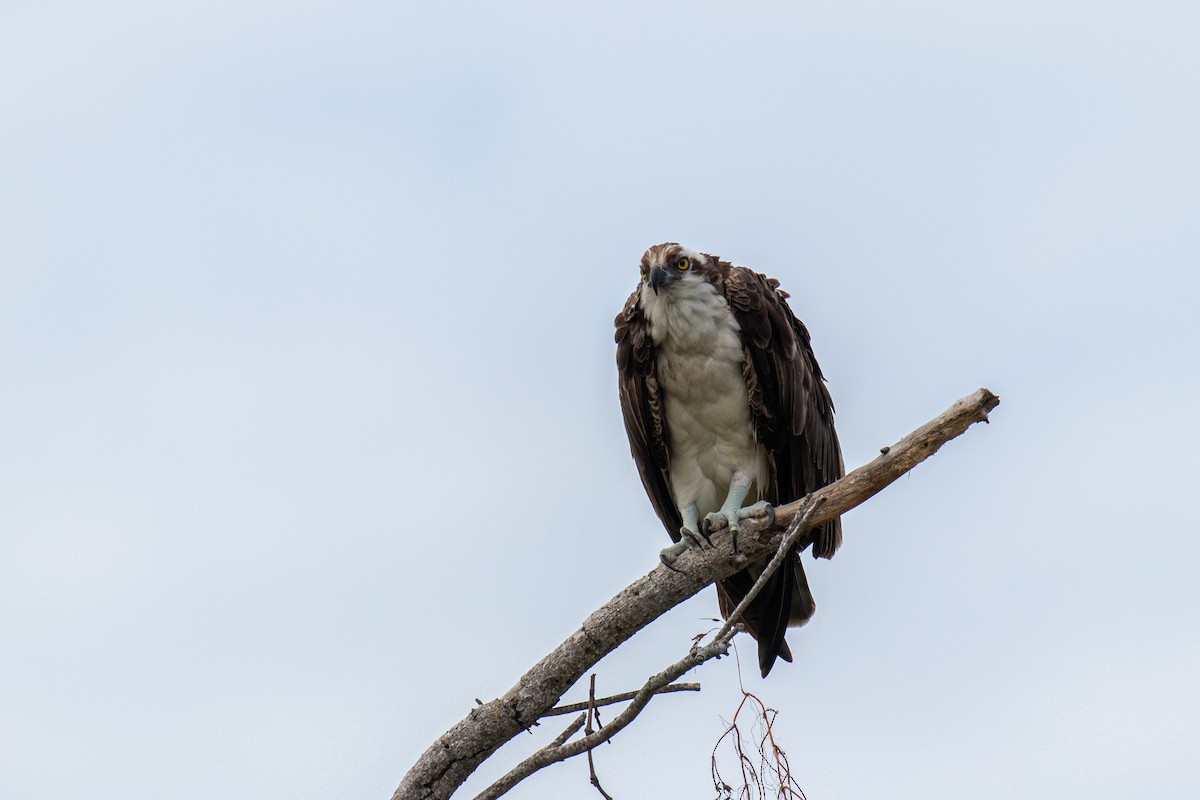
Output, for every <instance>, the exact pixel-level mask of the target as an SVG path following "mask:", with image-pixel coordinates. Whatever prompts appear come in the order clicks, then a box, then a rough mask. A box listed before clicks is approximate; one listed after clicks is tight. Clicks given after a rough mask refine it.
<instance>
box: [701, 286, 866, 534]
mask: <svg viewBox="0 0 1200 800" xmlns="http://www.w3.org/2000/svg"><path fill="white" fill-rule="evenodd" d="M724 290H725V296H726V297H727V298H728V299H729V303H730V305H731V306H732V308H733V314H734V317H735V318H736V319H737V321H738V324H739V325H740V326H741V329H742V347H743V350H744V352H745V363H744V365H743V371H744V374H745V376H746V386H747V388H748V389H749V393H750V412H751V415H752V416H753V419H754V428H755V433H756V434H757V436H758V439H759V441H760V442H762V443H763V445H764V446H765V447H766V448H767V450H768V452H769V453H770V456H771V460H772V465H773V467H774V469H773V473H774V475H773V477H774V481H773V485H772V486H771V487H769V489H768V492H769V493H770V494H773V495H774V496H769V497H767V498H765V499H767V500H768V501H770V502H771V503H773V504H776V505H778V504H782V503H790V502H791V501H793V500H798V499H799V498H801V497H803V496H804V495H806V494H808V493H809V492H812V491H815V490H817V489H820V488H821V487H822V486H826V485H828V484H830V483H833V482H834V481H836V480H837V479H838V478H841V477H842V475H843V474H845V469H844V467H843V465H842V449H841V446H840V445H839V444H838V438H837V432H836V431H835V430H834V427H833V399H832V398H831V397H830V396H829V390H828V389H827V388H826V387H825V379H824V376H822V374H821V368H820V366H818V365H817V359H816V357H815V356H814V355H813V350H812V342H811V341H810V339H809V335H808V329H807V328H805V327H804V323H802V322H801V321H800V320H798V319H796V315H795V314H793V313H792V310H791V308H789V307H788V304H787V301H786V298H787V296H788V295H787V293H786V292H784V291H782V290H780V289H779V281H777V280H775V279H774V278H768V277H767V276H765V275H762V274H759V273H755V272H753V271H751V270H749V269H747V268H745V267H732V268H730V269H729V271H728V272H727V273H726V275H725V280H724ZM812 540H813V555H814V556H816V557H818V558H830V557H832V556H833V554H834V553H835V552H836V551H837V549H838V546H839V545H840V544H841V541H842V524H841V520H840V519H838V520H834V521H832V522H829V523H826V524H825V525H822V526H821V527H820V528H818V529H817V530H816V531H814V532H813V534H812Z"/></svg>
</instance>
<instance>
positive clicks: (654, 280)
mask: <svg viewBox="0 0 1200 800" xmlns="http://www.w3.org/2000/svg"><path fill="white" fill-rule="evenodd" d="M666 282H667V271H666V270H665V269H663V268H662V267H655V268H654V269H652V270H650V288H651V289H653V290H654V293H655V294H658V287H659V286H662V285H663V284H664V283H666Z"/></svg>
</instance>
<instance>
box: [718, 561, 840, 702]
mask: <svg viewBox="0 0 1200 800" xmlns="http://www.w3.org/2000/svg"><path fill="white" fill-rule="evenodd" d="M788 560H789V561H791V562H792V564H793V566H792V568H791V569H789V568H788V565H787V563H786V562H785V563H784V565H783V566H782V567H781V568H780V569H779V570H778V571H777V572H776V573H775V574H774V575H772V576H771V578H770V580H768V581H767V584H766V586H764V587H763V590H762V591H761V592H760V593H759V594H758V596H757V597H756V598H754V600H753V601H751V603H750V605H749V606H748V607H747V608H746V611H745V613H744V614H743V616H742V622H743V623H745V625H746V630H748V631H749V632H750V635H751V636H753V637H754V638H755V639H756V640H758V667H759V670H760V671H761V673H762V676H763V677H764V678H765V677H767V673H769V672H770V671H771V667H773V666H774V665H775V659H776V658H782V659H783V660H784V661H791V660H792V651H791V649H790V648H789V647H788V644H787V640H786V639H785V638H784V636H785V634H786V633H787V629H788V628H789V627H794V626H797V625H803V624H804V623H805V622H807V621H808V620H809V618H810V617H811V616H812V615H813V612H814V611H815V610H816V602H815V601H814V600H813V596H812V591H811V590H810V589H809V588H808V579H807V578H806V576H805V574H804V566H803V565H802V564H801V563H800V559H799V557H798V553H797V551H796V549H795V548H792V550H791V551H790V552H789V553H788ZM763 566H765V565H763V564H759V565H755V566H752V567H747V568H746V569H744V570H742V571H741V572H738V573H736V574H734V575H731V576H730V577H728V578H726V579H725V580H723V581H720V582H718V583H717V599H718V601H719V603H720V607H721V616H723V617H726V618H728V617H729V615H730V614H731V613H733V610H734V608H736V607H737V604H738V603H740V602H741V601H742V598H743V597H745V596H746V594H747V593H748V592H749V591H750V588H751V587H752V586H753V585H754V582H755V581H756V580H757V579H758V576H759V575H761V574H762V568H763Z"/></svg>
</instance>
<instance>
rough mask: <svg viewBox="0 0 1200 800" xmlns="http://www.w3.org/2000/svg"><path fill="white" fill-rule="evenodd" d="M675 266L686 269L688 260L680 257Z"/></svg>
mask: <svg viewBox="0 0 1200 800" xmlns="http://www.w3.org/2000/svg"><path fill="white" fill-rule="evenodd" d="M675 266H677V267H679V268H680V269H687V268H688V267H689V266H691V265H690V263H689V262H688V260H687V258H686V257H685V258H681V259H679V260H678V261H676V262H675Z"/></svg>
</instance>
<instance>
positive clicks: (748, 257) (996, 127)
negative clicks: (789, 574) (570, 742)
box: [0, 0, 1200, 800]
mask: <svg viewBox="0 0 1200 800" xmlns="http://www.w3.org/2000/svg"><path fill="white" fill-rule="evenodd" d="M1198 29H1200V7H1198V6H1197V5H1196V4H1195V3H1194V2H1183V1H1181V2H1171V1H1170V0H1147V1H1146V2H1138V3H1134V2H1110V3H1096V2H1082V1H1080V2H1058V3H1049V4H1048V3H1045V2H1024V1H1023V0H1014V1H1013V2H977V3H969V4H968V3H950V2H937V1H936V0H915V1H914V2H902V3H895V2H825V1H822V2H789V3H730V2H708V1H707V0H690V2H681V3H610V2H600V3H589V4H582V3H521V2H517V3H511V2H510V3H482V2H459V3H454V2H451V3H400V4H396V3H382V2H353V0H351V1H350V2H346V0H342V2H338V3H333V2H289V3H283V2H259V1H258V0H238V1H237V2H231V1H229V0H216V1H212V0H210V1H209V2H205V3H187V4H182V3H164V2H105V3H79V2H55V0H46V1H45V2H39V3H12V2H9V3H0V108H2V109H3V121H2V122H0V376H2V377H0V796H3V797H5V798H21V799H25V798H30V799H31V800H40V799H41V798H51V799H56V798H66V797H80V796H87V797H89V798H96V799H97V800H109V799H110V798H111V799H112V800H117V799H118V798H119V799H120V800H129V799H130V798H147V799H149V798H153V799H154V800H157V799H158V798H163V797H172V798H206V799H208V798H218V797H219V798H255V800H258V799H260V798H288V800H298V799H304V798H314V799H315V798H342V797H347V798H348V797H356V798H370V797H378V798H385V797H389V796H390V794H391V792H392V790H393V789H394V788H395V786H396V784H397V783H398V782H399V779H400V777H401V776H402V775H403V773H404V772H405V771H406V770H407V769H408V767H409V766H410V765H411V764H412V762H413V761H414V760H415V759H416V757H417V756H418V755H419V754H420V752H421V751H423V750H424V748H425V747H426V746H427V745H428V744H429V743H431V742H432V740H433V739H434V738H435V737H436V736H437V735H439V734H440V733H441V732H442V731H444V730H445V729H446V728H447V727H449V726H450V725H451V724H453V723H454V722H455V721H457V720H458V719H459V718H461V717H462V716H463V715H464V714H465V713H466V712H467V711H468V710H469V708H470V707H471V706H472V705H473V704H474V702H475V701H474V698H477V697H478V698H482V699H488V698H492V697H495V696H497V695H499V694H501V693H503V692H504V691H505V690H506V689H508V687H509V686H511V685H512V683H513V682H514V681H515V680H516V678H517V677H518V676H519V675H520V674H521V673H522V672H523V671H524V670H525V669H526V668H527V667H528V666H529V665H530V664H532V663H533V662H534V661H535V660H537V659H538V658H540V657H541V656H542V655H544V654H545V653H546V652H547V651H548V650H549V649H550V648H552V647H553V646H554V645H555V644H557V643H558V642H559V641H561V640H562V639H563V638H565V637H566V636H567V635H568V634H570V633H571V632H572V631H573V630H574V629H575V628H576V627H577V626H578V624H579V622H580V621H581V620H582V619H583V618H584V617H585V616H586V615H587V614H588V613H589V612H590V611H591V610H592V609H594V608H595V607H596V606H598V605H599V604H600V603H601V602H603V601H604V600H606V599H608V598H609V597H610V596H611V595H612V594H614V593H615V592H616V591H618V590H619V589H620V588H622V587H623V586H624V585H626V584H627V583H629V582H630V581H631V580H633V579H634V578H636V577H638V576H640V575H642V574H643V573H645V572H646V571H648V570H649V569H651V568H652V567H653V566H654V564H655V563H656V559H657V553H658V550H659V548H660V547H662V546H663V545H664V544H665V543H666V541H667V540H666V535H665V533H664V532H663V530H662V528H661V526H660V525H659V523H658V521H657V519H656V518H655V516H654V514H653V512H652V510H651V508H650V504H649V502H648V501H647V500H646V498H645V495H644V493H643V491H642V488H641V486H640V484H639V482H638V479H637V475H636V471H635V469H634V465H633V463H632V460H631V459H630V457H629V452H628V446H627V444H626V441H625V435H624V431H623V429H622V426H621V421H620V412H619V408H618V404H617V397H616V386H615V382H616V372H615V366H614V363H613V344H612V318H613V316H614V315H615V313H616V312H617V310H618V309H619V308H620V306H621V304H622V303H623V302H624V300H625V297H626V296H627V294H628V293H629V291H631V290H632V289H633V287H634V285H635V283H636V280H637V262H638V259H639V257H640V256H641V253H642V252H643V250H644V249H645V248H646V247H647V246H648V245H650V244H653V243H656V242H661V241H666V240H675V241H680V242H683V243H685V244H687V245H689V246H691V247H693V248H695V249H698V250H701V251H705V252H709V253H716V254H719V255H721V256H722V257H724V258H726V259H729V260H731V261H733V262H734V263H739V264H746V265H749V266H753V267H754V268H756V269H758V270H760V271H764V272H766V273H768V274H770V275H774V276H777V277H778V278H779V279H780V280H781V281H782V282H783V286H784V287H785V288H786V289H788V290H789V291H790V292H791V293H792V306H793V309H794V310H795V311H796V313H797V314H798V315H799V316H800V317H801V318H802V319H804V320H805V322H806V323H807V324H808V326H809V328H810V330H811V332H812V335H813V342H814V346H815V349H816V353H817V356H818V358H819V359H820V362H821V365H822V367H823V368H824V371H825V373H826V375H827V376H828V378H829V385H830V389H831V391H832V393H833V396H834V400H835V402H836V404H837V408H838V430H839V432H840V435H841V439H842V443H843V446H844V450H845V456H846V462H847V465H848V466H856V465H858V464H861V463H863V462H864V461H866V460H869V459H870V458H872V457H873V456H874V455H875V454H876V452H877V451H878V448H879V447H880V446H882V445H885V444H888V443H890V442H893V441H895V440H896V439H898V438H899V437H900V436H902V435H903V434H905V433H907V432H908V431H909V430H911V429H912V428H914V427H916V426H917V425H918V424H920V423H922V422H924V421H925V420H926V419H928V418H930V417H932V416H933V415H935V414H936V413H938V412H940V411H941V410H943V409H944V408H945V407H947V406H948V405H950V403H951V402H953V401H954V400H955V399H957V398H958V397H961V396H963V395H966V394H968V393H970V392H971V391H973V390H975V389H976V388H978V387H980V386H988V387H989V388H991V389H992V390H994V391H995V392H997V393H998V394H999V395H1000V396H1001V398H1002V403H1001V405H1000V407H999V408H998V409H997V411H996V412H995V413H994V414H993V423H992V424H991V425H990V426H986V427H985V426H976V427H975V428H973V429H972V430H971V431H970V432H969V433H968V434H967V435H965V436H964V437H963V438H961V439H959V440H956V441H955V442H953V443H952V444H950V445H948V446H947V447H946V448H945V449H943V450H942V451H941V452H940V453H939V454H938V455H937V456H935V457H934V458H933V459H932V460H931V461H929V462H926V463H925V464H923V465H921V466H920V467H918V468H917V469H916V470H915V471H914V472H913V473H912V474H911V475H910V476H908V477H906V478H904V479H902V480H901V481H899V482H898V483H897V484H895V485H894V486H892V487H891V488H889V489H887V490H886V491H885V492H884V493H883V494H882V495H880V496H879V497H877V498H876V499H875V500H873V501H872V502H870V503H869V504H868V505H866V506H864V507H862V508H860V509H857V510H855V511H853V512H852V513H850V514H849V515H847V516H846V518H845V544H844V546H843V548H842V550H841V552H840V553H839V554H838V556H837V557H836V558H835V559H834V560H832V561H831V562H820V563H817V564H814V565H813V566H811V567H810V568H809V575H810V580H811V582H812V584H813V589H814V592H815V594H816V596H817V600H818V612H817V615H816V617H815V618H814V619H813V621H812V622H811V623H810V624H809V625H808V626H807V627H805V628H804V629H802V630H800V631H797V632H793V633H792V634H791V635H790V641H791V642H792V650H793V652H795V653H796V655H797V658H796V663H794V664H791V665H788V664H781V665H778V666H777V667H776V669H775V670H774V672H773V673H772V674H771V676H770V678H769V679H768V680H766V681H762V680H760V679H759V678H758V677H757V674H756V670H755V669H754V666H753V646H752V643H746V642H742V643H741V644H740V649H741V652H742V654H743V660H744V661H745V662H746V668H745V669H744V670H743V673H744V674H743V678H744V680H745V682H746V685H747V687H748V688H750V689H752V690H754V691H756V692H759V693H760V694H761V696H762V697H763V698H764V700H766V701H767V702H768V703H770V704H771V705H772V706H774V707H775V708H778V709H779V710H780V716H779V720H778V723H777V728H776V735H777V738H778V740H779V742H780V743H781V744H782V745H783V746H784V747H785V748H787V749H788V752H789V755H790V757H791V762H792V765H793V767H794V769H795V771H796V773H797V775H798V776H799V779H800V783H801V785H802V786H803V787H804V789H805V790H806V792H807V793H808V797H809V798H810V800H859V799H861V798H921V800H943V799H944V800H950V799H951V798H953V799H955V800H957V799H958V798H962V797H984V798H988V797H996V798H999V797H1022V798H1047V799H1048V800H1049V799H1051V798H1053V799H1055V800H1058V799H1059V798H1073V797H1080V798H1082V797H1087V798H1089V799H1090V800H1095V799H1097V798H1100V799H1103V798H1126V797H1139V798H1181V797H1189V796H1197V795H1198V794H1200V760H1198V759H1197V753H1198V752H1200V681H1197V678H1196V676H1197V675H1200V636H1198V634H1200V586H1198V581H1197V578H1196V573H1197V568H1198V566H1200V543H1198V539H1197V536H1196V527H1197V525H1196V504H1195V499H1196V496H1197V490H1196V485H1195V481H1196V466H1195V465H1196V448H1197V444H1198V441H1197V440H1198V438H1200V437H1198V433H1200V422H1198V416H1200V415H1197V414H1196V413H1195V410H1194V404H1195V402H1196V401H1195V398H1196V397H1197V396H1198V395H1200V378H1198V375H1197V366H1198V364H1200V352H1198V351H1200V322H1198V317H1200V315H1198V314H1197V303H1198V302H1200V296H1198V295H1200V292H1198V291H1197V290H1198V288H1200V287H1198V284H1200V279H1198V278H1197V273H1198V266H1200V263H1198V260H1200V259H1198V255H1200V148H1198V147H1197V142H1200V110H1198V109H1200V106H1198V105H1197V97H1198V96H1200V55H1198V53H1200V51H1198V50H1197V47H1196V31H1197V30H1198ZM715 614H716V599H715V595H714V594H713V593H712V592H711V591H706V592H704V593H702V594H701V595H699V596H697V597H696V598H694V599H693V600H691V601H689V602H688V603H686V604H685V605H684V606H682V607H680V608H678V609H675V610H674V611H673V612H671V613H670V614H669V615H667V616H666V617H664V618H663V619H662V620H660V621H658V622H657V623H655V624H654V625H653V626H651V627H650V628H649V629H647V630H646V631H644V632H643V633H642V634H641V635H640V636H639V637H638V638H637V639H636V640H635V641H633V642H631V643H630V644H628V645H627V646H625V647H623V648H621V649H620V650H618V651H617V652H616V653H615V654H614V655H612V656H611V657H609V658H608V659H606V660H605V661H604V662H603V663H602V664H601V665H600V667H599V669H598V678H597V686H598V689H599V691H600V692H602V693H606V694H607V693H612V692H618V691H624V690H628V689H632V688H635V687H636V686H637V685H639V684H640V683H641V682H642V681H643V680H644V678H645V677H646V676H647V675H648V674H650V673H653V672H656V671H658V670H659V669H661V668H662V667H663V666H664V665H665V664H667V663H669V662H671V661H674V660H675V659H677V658H678V657H679V656H680V655H681V654H682V653H683V652H685V650H686V648H687V647H688V645H689V644H690V640H691V637H692V635H693V634H695V633H698V632H701V631H704V630H707V629H708V628H710V627H711V625H712V623H711V622H710V621H709V620H710V619H711V618H712V617H713V616H714V615H715ZM696 677H697V679H698V680H700V681H701V682H702V683H703V685H704V690H703V692H701V693H700V694H698V695H672V696H668V697H663V698H660V699H658V700H656V701H655V702H654V703H653V704H652V705H651V707H650V708H649V709H648V711H647V712H646V713H645V714H644V715H643V717H642V718H641V719H640V720H639V721H638V722H637V723H636V724H635V725H634V726H633V727H632V728H630V729H629V730H627V731H626V732H624V733H622V734H621V735H620V736H619V737H618V738H617V739H616V740H615V742H614V743H613V744H611V745H609V746H606V747H604V748H602V749H601V750H600V751H598V752H597V767H598V770H599V772H600V775H601V777H602V779H603V781H604V784H605V786H606V788H607V789H608V791H609V792H610V793H612V794H613V795H614V796H615V797H617V798H622V799H626V800H627V799H628V798H637V797H662V798H675V797H680V798H682V797H709V796H711V795H712V793H713V792H712V787H711V783H710V781H709V774H708V773H709V754H710V752H711V750H712V747H713V744H714V743H715V741H716V739H717V737H718V736H719V735H720V733H721V731H722V729H723V722H722V720H723V719H727V718H728V717H729V716H730V715H731V714H732V712H733V710H734V708H735V707H736V704H737V702H738V700H739V699H740V694H739V691H738V688H737V685H738V683H737V682H738V677H737V666H736V664H735V663H734V661H732V660H729V659H722V660H721V661H719V662H713V663H710V664H708V665H706V666H704V667H703V668H702V669H700V670H699V671H698V673H697V676H696ZM580 696H581V694H580V692H579V690H575V691H573V692H572V693H571V694H570V695H569V699H572V700H573V699H578V698H579V697H580ZM551 727H554V726H543V729H539V731H538V732H537V733H536V734H535V735H534V736H522V737H519V738H518V739H517V740H516V741H515V742H514V743H513V744H511V745H509V746H507V747H506V748H504V749H503V750H501V751H500V752H499V753H498V754H497V755H496V756H495V757H494V758H493V759H492V760H491V761H490V762H488V764H486V765H485V767H484V768H482V769H481V770H480V771H479V772H478V773H477V774H476V775H475V776H474V777H473V778H472V779H471V781H470V783H469V784H468V785H467V786H466V787H464V790H463V792H462V796H463V797H471V796H473V794H474V793H475V792H478V791H479V790H481V789H482V788H483V787H484V786H486V785H487V784H488V783H489V782H490V781H491V780H493V779H494V778H495V777H497V776H498V775H499V774H502V773H503V772H504V771H507V769H508V768H509V767H511V766H512V764H513V763H515V762H516V761H517V760H519V759H520V758H522V757H524V756H525V755H527V754H528V753H529V752H531V751H532V750H533V749H534V748H535V747H537V746H539V745H540V743H542V742H543V741H545V740H546V739H547V738H549V737H550V736H552V735H553V733H555V732H557V729H555V730H553V731H552V730H549V728H551ZM513 796H514V797H526V798H551V797H553V798H564V797H569V798H592V797H597V796H598V795H597V794H595V792H594V790H593V789H592V788H591V787H590V786H589V785H588V783H587V770H586V764H585V763H582V762H571V763H568V764H566V765H560V766H558V767H556V768H553V769H551V770H548V771H545V772H543V773H541V774H539V775H538V776H537V777H535V778H533V779H531V780H530V781H528V782H527V783H526V784H525V785H523V786H521V787H519V788H518V789H517V790H516V791H515V793H514V794H513Z"/></svg>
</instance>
